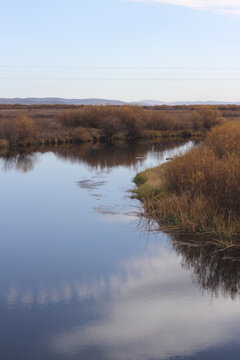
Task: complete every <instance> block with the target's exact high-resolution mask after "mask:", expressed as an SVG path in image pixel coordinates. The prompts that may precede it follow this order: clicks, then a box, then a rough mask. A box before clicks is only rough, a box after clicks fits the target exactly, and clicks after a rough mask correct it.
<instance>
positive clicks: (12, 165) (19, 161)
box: [0, 151, 38, 173]
mask: <svg viewBox="0 0 240 360" xmlns="http://www.w3.org/2000/svg"><path fill="white" fill-rule="evenodd" d="M0 155H1V154H0ZM0 159H1V160H2V163H3V166H2V169H3V170H4V171H12V170H15V171H21V172H24V173H27V172H29V171H32V170H33V169H34V166H35V165H36V164H37V162H38V154H37V153H34V152H29V153H28V152H26V151H23V152H19V153H15V152H5V153H4V155H2V156H1V157H0Z"/></svg>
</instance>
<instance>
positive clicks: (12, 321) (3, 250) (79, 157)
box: [0, 143, 240, 360]
mask: <svg viewBox="0 0 240 360" xmlns="http://www.w3.org/2000/svg"><path fill="white" fill-rule="evenodd" d="M178 145H183V146H181V147H175V146H176V143H172V144H169V143H168V145H167V146H166V144H135V145H133V144H131V145H130V144H124V145H118V146H116V147H114V148H113V147H109V146H106V145H99V144H95V145H87V144H84V145H82V146H80V147H72V148H71V147H56V148H51V149H49V150H51V152H49V153H46V154H44V155H41V153H40V152H41V151H40V150H39V149H38V152H31V151H29V152H25V153H21V154H13V153H11V154H9V153H5V154H2V158H1V163H2V165H3V167H4V170H12V171H3V172H1V173H0V175H1V189H2V193H1V201H2V202H3V203H4V204H5V207H0V211H1V216H0V218H1V221H0V233H1V241H0V275H1V276H0V318H1V326H0V329H1V344H0V357H1V358H3V359H5V358H6V359H16V358H17V359H24V360H32V358H33V357H34V358H36V359H37V358H38V359H40V358H41V359H46V360H48V359H49V360H50V359H58V360H66V359H67V360H70V359H71V360H80V359H84V360H85V359H94V360H96V359H98V360H99V359H103V360H115V359H116V360H125V359H131V360H139V359H142V360H150V359H151V360H152V359H169V358H171V357H177V356H183V357H190V358H191V359H199V357H198V356H200V358H202V357H201V355H198V354H199V352H201V351H205V352H208V351H209V352H210V350H212V351H213V352H212V353H210V355H209V353H208V357H207V359H209V358H210V359H218V357H217V356H215V355H214V354H215V352H214V351H215V350H216V349H220V348H223V354H224V355H226V354H225V353H224V351H227V349H228V348H229V345H233V344H237V345H236V346H239V335H240V334H239V326H238V324H239V320H240V308H239V291H240V287H239V283H240V281H239V271H240V268H239V266H240V262H239V258H240V253H239V250H238V249H228V250H227V251H226V252H221V251H218V249H217V248H216V247H214V246H212V245H211V246H207V247H199V243H196V242H193V239H190V240H188V239H185V238H183V237H180V236H179V237H178V238H172V239H171V238H170V237H169V236H168V235H166V234H164V233H161V232H158V233H155V232H149V233H147V232H146V231H145V232H140V231H139V227H138V221H137V220H136V216H135V212H134V210H133V208H132V204H134V205H135V204H136V203H135V200H132V199H130V198H129V194H128V193H126V190H127V189H129V188H130V187H131V184H132V183H131V181H132V178H133V177H134V175H135V174H136V170H137V171H142V170H144V169H145V168H147V167H149V166H155V165H157V164H159V163H160V162H163V161H165V159H166V157H172V156H174V155H175V154H177V153H178V152H179V151H180V150H183V151H184V150H186V149H187V148H188V147H189V146H191V144H190V143H188V144H186V145H184V144H182V143H181V144H178ZM163 150H167V151H163ZM168 150H169V151H168ZM42 151H43V152H44V150H42ZM72 163H73V164H74V166H73V165H72ZM35 165H36V169H34V166H35ZM30 169H34V170H35V171H33V172H32V173H30V174H28V173H27V174H26V173H24V174H23V173H22V171H26V172H27V171H29V170H30ZM36 170H37V171H36ZM19 171H20V172H19ZM16 172H17V174H16ZM126 197H127V199H126ZM99 200H100V202H99ZM22 204H24V206H23V205H22ZM36 204H37V206H36ZM13 219H14V226H12V223H13ZM134 221H135V222H134ZM145 230H146V229H145ZM13 344H14V346H13ZM22 344H24V346H22ZM25 344H27V345H26V346H25ZM214 349H215V350H214ZM230 353H231V351H230ZM211 354H213V356H211ZM224 355H223V356H224ZM232 355H233V353H231V354H230V356H225V358H231V359H238V357H233V356H232Z"/></svg>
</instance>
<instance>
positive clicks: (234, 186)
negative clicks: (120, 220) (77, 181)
mask: <svg viewBox="0 0 240 360" xmlns="http://www.w3.org/2000/svg"><path fill="white" fill-rule="evenodd" d="M239 138H240V122H238V121H231V122H226V123H225V124H223V125H220V126H217V127H215V128H214V129H212V130H211V131H210V133H209V134H208V135H207V136H206V138H205V139H204V141H203V143H202V144H201V145H200V146H198V147H196V148H194V149H191V150H189V151H188V152H187V153H185V154H184V155H180V156H177V157H175V158H174V159H172V160H171V161H169V162H167V163H165V164H163V165H160V166H158V167H155V168H152V169H147V170H145V171H144V172H141V173H139V174H137V175H136V177H135V179H134V182H135V184H136V185H137V187H136V189H135V190H134V196H135V197H137V198H138V199H139V200H141V201H142V203H143V209H144V210H143V215H144V216H145V217H146V218H149V219H154V220H156V221H157V223H158V224H159V225H160V227H162V228H163V229H164V230H165V231H170V232H171V231H173V232H181V233H183V234H188V235H189V234H190V235H200V238H198V241H200V242H202V243H204V242H205V241H206V238H208V239H211V241H215V242H216V243H217V244H218V245H220V246H222V247H225V248H226V247H234V246H239V245H240V142H239Z"/></svg>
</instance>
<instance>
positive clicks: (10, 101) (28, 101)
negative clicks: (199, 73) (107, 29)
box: [0, 97, 240, 106]
mask: <svg viewBox="0 0 240 360" xmlns="http://www.w3.org/2000/svg"><path fill="white" fill-rule="evenodd" d="M0 104H7V105H15V104H20V105H44V104H46V105H107V104H109V105H127V104H129V105H141V106H154V105H158V106H161V105H170V106H174V105H240V102H231V101H229V102H228V101H175V102H174V101H173V102H168V101H158V100H142V101H136V102H125V101H120V100H108V99H96V98H90V99H64V98H54V97H47V98H35V97H30V98H0Z"/></svg>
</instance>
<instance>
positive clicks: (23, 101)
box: [0, 98, 126, 105]
mask: <svg viewBox="0 0 240 360" xmlns="http://www.w3.org/2000/svg"><path fill="white" fill-rule="evenodd" d="M0 104H10V105H14V104H20V105H42V104H47V105H106V104H111V105H124V104H126V103H125V102H123V101H119V100H105V99H63V98H12V99H10V98H9V99H7V98H0Z"/></svg>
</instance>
